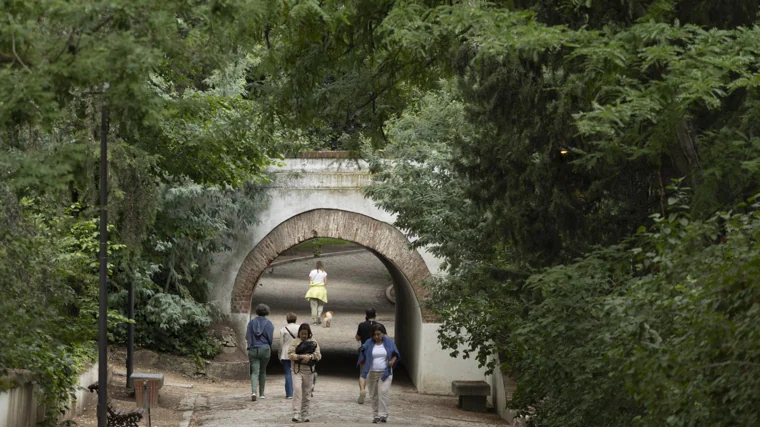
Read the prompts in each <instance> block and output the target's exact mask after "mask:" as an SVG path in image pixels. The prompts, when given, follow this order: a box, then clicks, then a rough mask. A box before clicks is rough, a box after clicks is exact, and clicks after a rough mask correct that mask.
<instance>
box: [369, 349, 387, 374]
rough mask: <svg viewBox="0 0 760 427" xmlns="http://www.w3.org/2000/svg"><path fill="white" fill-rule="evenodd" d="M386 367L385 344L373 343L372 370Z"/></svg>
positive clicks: (380, 369) (382, 369) (381, 369)
mask: <svg viewBox="0 0 760 427" xmlns="http://www.w3.org/2000/svg"><path fill="white" fill-rule="evenodd" d="M387 367H388V352H387V351H385V346H384V345H383V344H382V343H381V344H380V345H377V344H375V345H374V347H372V370H373V371H384V370H385V368H387Z"/></svg>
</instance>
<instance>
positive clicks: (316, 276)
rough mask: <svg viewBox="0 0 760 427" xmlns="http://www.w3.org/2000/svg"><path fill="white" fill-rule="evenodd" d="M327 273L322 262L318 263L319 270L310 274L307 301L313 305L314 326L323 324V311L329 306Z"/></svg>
mask: <svg viewBox="0 0 760 427" xmlns="http://www.w3.org/2000/svg"><path fill="white" fill-rule="evenodd" d="M326 286H327V272H326V271H325V265H324V264H323V263H322V261H317V268H315V269H314V270H311V272H310V273H309V291H308V292H306V299H307V300H309V304H311V322H312V324H314V325H319V324H320V323H322V309H323V308H324V307H325V304H327V289H326V288H325V287H326Z"/></svg>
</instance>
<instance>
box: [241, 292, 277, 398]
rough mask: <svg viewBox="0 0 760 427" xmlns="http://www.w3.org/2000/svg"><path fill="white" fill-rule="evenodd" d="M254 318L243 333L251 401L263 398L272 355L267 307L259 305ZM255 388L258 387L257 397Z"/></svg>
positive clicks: (271, 335) (271, 330)
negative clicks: (248, 367)
mask: <svg viewBox="0 0 760 427" xmlns="http://www.w3.org/2000/svg"><path fill="white" fill-rule="evenodd" d="M256 315H257V316H256V317H254V318H253V319H251V321H250V322H248V327H247V328H246V332H245V340H246V342H247V344H248V361H249V362H250V364H251V365H250V366H251V368H250V372H251V400H252V401H254V402H255V401H256V399H257V398H261V399H263V398H264V383H265V382H266V380H267V364H268V363H269V358H270V357H271V355H272V339H273V338H274V325H273V324H272V322H271V321H269V319H267V316H269V306H267V305H266V304H259V305H258V307H256ZM256 386H258V388H259V389H258V392H259V393H260V394H259V395H258V397H257V395H256V392H257V390H256Z"/></svg>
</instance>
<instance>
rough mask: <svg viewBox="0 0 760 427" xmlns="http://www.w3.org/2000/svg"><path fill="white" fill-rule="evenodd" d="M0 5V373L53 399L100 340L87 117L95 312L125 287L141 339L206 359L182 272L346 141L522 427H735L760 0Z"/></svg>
mask: <svg viewBox="0 0 760 427" xmlns="http://www.w3.org/2000/svg"><path fill="white" fill-rule="evenodd" d="M3 10H4V12H6V13H5V14H4V15H3V17H2V18H0V99H2V101H0V149H1V150H2V152H3V155H2V156H0V200H2V204H1V205H0V224H2V227H1V228H0V253H1V254H2V255H3V256H2V257H0V273H2V274H0V286H1V287H2V289H3V293H4V295H9V297H8V298H6V299H4V300H3V301H2V302H1V303H0V304H2V306H0V313H2V316H3V317H2V318H0V320H2V321H3V322H4V324H6V325H12V328H13V333H12V334H8V335H6V336H3V337H2V339H3V340H4V341H3V342H2V343H0V344H1V345H0V348H2V349H3V350H0V366H2V367H3V368H25V369H31V370H32V371H33V372H35V373H36V374H37V375H38V376H39V377H40V379H41V385H42V388H43V391H45V392H46V395H47V396H48V397H49V401H48V405H47V408H48V409H49V410H50V411H52V412H54V411H55V410H57V409H58V408H60V405H61V404H62V402H64V401H65V397H66V395H67V393H69V392H70V391H71V390H72V387H73V382H72V377H73V367H76V366H77V365H76V363H74V364H72V363H68V362H65V361H68V360H76V361H77V362H81V361H82V360H84V359H86V358H87V355H88V354H91V347H92V343H93V342H94V340H95V335H94V333H95V331H94V324H95V317H94V316H95V315H96V311H95V310H94V307H95V303H96V292H95V288H96V287H95V277H96V265H95V264H94V262H95V259H96V251H97V239H98V236H97V231H96V230H97V225H98V224H97V219H96V209H97V203H98V202H97V198H96V195H97V191H98V188H97V185H98V182H97V179H96V177H97V174H98V166H97V165H98V162H97V161H98V156H99V153H98V150H97V149H96V146H97V141H98V138H99V136H100V135H99V132H100V130H99V126H98V125H99V118H100V113H101V112H102V108H104V107H105V108H107V109H108V116H109V118H110V131H109V134H108V138H109V141H110V144H111V149H110V152H109V159H108V161H109V165H110V168H109V177H110V182H111V183H112V186H111V187H110V188H109V195H110V203H109V209H110V212H111V216H110V218H111V224H109V226H110V227H111V230H112V232H111V234H110V248H111V265H110V270H109V278H110V283H111V308H112V311H111V315H112V316H113V317H114V320H117V321H121V320H123V319H122V318H120V317H119V316H120V313H122V312H123V308H124V303H125V291H124V290H125V289H126V286H127V284H129V283H134V284H135V285H136V286H137V289H138V298H137V301H138V314H137V318H138V340H139V342H140V343H141V344H142V345H145V346H149V347H152V348H157V349H161V350H165V351H175V352H180V353H185V354H188V353H190V354H193V355H194V356H195V357H197V358H201V357H207V356H209V355H212V354H213V353H214V352H215V351H216V349H215V348H214V343H213V341H211V340H209V339H208V337H207V335H205V334H204V332H205V330H206V328H207V326H208V325H209V324H210V322H211V321H212V318H213V317H214V316H216V315H218V313H217V310H215V309H214V308H213V307H212V306H211V305H209V304H207V295H208V290H209V287H210V286H211V284H210V283H209V282H208V280H207V278H206V273H207V271H208V269H209V266H210V265H211V263H212V262H213V255H214V254H215V253H218V252H219V251H224V250H226V249H227V248H228V247H229V243H230V239H231V238H233V236H234V235H235V234H236V232H237V231H238V230H240V229H241V228H242V227H246V226H248V225H250V224H252V223H254V222H255V221H256V213H257V212H258V210H259V209H261V207H262V206H263V204H264V203H266V200H264V197H263V192H262V191H261V184H262V183H265V182H266V180H267V175H266V173H265V169H266V167H267V166H268V165H271V164H274V163H276V162H277V161H278V159H279V158H280V157H281V156H282V155H285V154H292V153H294V152H298V151H302V150H309V149H347V150H352V151H353V152H354V153H356V154H357V155H364V156H366V157H367V158H368V159H370V160H372V161H373V168H374V169H373V171H374V172H376V179H375V182H374V184H373V185H372V186H371V187H370V188H368V190H367V195H368V196H369V197H371V198H372V199H373V200H374V201H375V202H376V203H378V204H379V205H380V206H381V207H383V208H385V209H387V210H389V211H390V212H392V213H394V214H396V218H397V221H396V224H397V226H399V227H400V228H402V229H403V230H404V231H405V232H407V233H408V235H409V236H410V237H412V238H413V240H414V241H415V244H417V245H420V246H422V245H424V246H427V247H429V248H430V250H431V251H432V252H433V253H434V254H436V255H437V256H439V257H441V258H442V259H443V260H444V261H445V263H444V268H445V271H446V273H447V275H446V276H445V277H440V278H437V279H436V280H434V281H433V282H431V283H430V284H429V290H430V295H431V296H432V298H431V307H432V308H433V309H434V310H435V312H436V313H437V314H438V315H439V316H440V319H441V322H442V327H441V329H440V339H441V342H442V343H443V344H444V346H446V347H448V348H450V349H452V351H454V352H460V351H462V352H464V354H465V355H467V356H474V357H477V359H478V360H479V361H480V362H481V363H482V364H484V365H488V366H489V367H493V365H494V363H495V360H496V359H495V356H498V358H499V361H500V362H502V366H499V368H501V369H503V370H504V371H505V372H508V373H509V374H510V375H512V376H513V377H514V379H515V380H516V382H517V392H516V394H515V398H514V400H513V401H512V402H511V406H512V407H513V408H514V409H515V410H517V411H518V412H519V413H521V414H526V415H530V416H531V418H530V422H531V423H532V424H533V425H537V426H567V425H589V426H591V425H600V426H607V425H634V424H643V425H657V426H659V425H663V424H669V425H684V426H686V425H726V426H728V425H753V424H757V423H758V412H757V410H756V408H758V407H760V396H758V390H760V386H759V385H760V370H758V366H760V360H758V358H759V357H760V355H758V353H757V350H756V349H757V348H760V337H758V335H757V331H758V330H760V328H758V324H759V323H758V313H760V310H758V307H759V306H758V302H757V301H758V298H760V292H759V291H758V289H760V288H759V287H758V283H757V280H756V279H755V277H756V276H757V275H756V274H754V269H755V265H756V264H757V259H758V253H759V252H758V250H757V248H756V240H757V238H756V234H757V231H758V229H759V228H758V226H757V211H758V206H757V201H756V199H755V196H756V194H757V193H760V189H759V188H758V172H760V161H758V158H760V156H758V154H760V153H759V152H758V150H760V144H758V132H759V131H760V129H758V124H757V121H756V120H754V118H755V117H757V116H758V115H759V114H760V111H759V110H758V106H759V105H760V103H758V84H759V83H760V63H759V61H760V59H758V58H760V55H758V54H759V53H760V27H758V26H757V18H758V2H757V1H754V0H752V1H743V2H733V1H711V0H652V1H645V0H626V1H620V2H605V1H598V0H584V1H579V0H548V1H540V2H538V1H527V0H525V1H523V0H504V1H492V2H482V1H473V0H468V1H436V0H402V1H398V0H397V1H385V0H383V1H365V0H360V1H352V2H344V1H338V0H323V1H319V2H317V1H314V0H279V1H270V0H239V1H216V0H213V1H206V0H193V1H187V0H171V1H165V2H158V3H156V2H146V1H130V2H126V1H108V2H104V1H98V0H82V1H77V2H66V1H61V0H37V1H5V2H4V3H3ZM106 85H107V86H106ZM389 160H390V161H389ZM38 307H47V308H48V310H45V311H44V313H42V315H40V312H39V310H38ZM114 323H117V322H114ZM461 328H464V330H465V331H466V334H463V333H461V330H462V329H461ZM111 334H112V335H111V337H112V339H114V340H117V341H118V340H121V339H123V336H124V324H123V323H121V324H118V325H117V326H115V327H114V328H112V330H111ZM188 337H190V338H188ZM24 340H27V341H24ZM43 342H44V343H45V345H40V344H39V343H43ZM25 343H26V344H25ZM30 354H32V357H28V356H29V355H30ZM63 365H66V367H67V368H64V367H63ZM48 366H57V367H60V368H61V369H60V370H59V371H57V372H60V375H50V374H49V372H48V371H47V369H46V367H48ZM4 386H7V385H4ZM52 412H51V414H52ZM49 419H53V418H52V415H51V417H49Z"/></svg>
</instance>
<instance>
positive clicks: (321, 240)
mask: <svg viewBox="0 0 760 427" xmlns="http://www.w3.org/2000/svg"><path fill="white" fill-rule="evenodd" d="M351 244H352V243H351V242H349V241H347V240H341V239H333V238H331V237H318V238H316V239H311V240H307V241H305V242H303V243H301V244H299V245H297V246H296V247H297V248H315V247H321V246H326V245H351Z"/></svg>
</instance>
